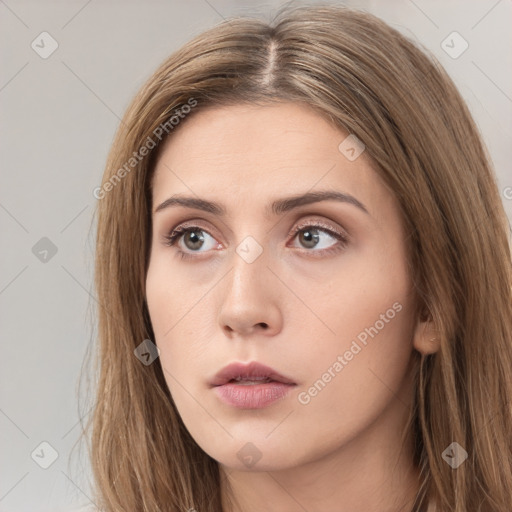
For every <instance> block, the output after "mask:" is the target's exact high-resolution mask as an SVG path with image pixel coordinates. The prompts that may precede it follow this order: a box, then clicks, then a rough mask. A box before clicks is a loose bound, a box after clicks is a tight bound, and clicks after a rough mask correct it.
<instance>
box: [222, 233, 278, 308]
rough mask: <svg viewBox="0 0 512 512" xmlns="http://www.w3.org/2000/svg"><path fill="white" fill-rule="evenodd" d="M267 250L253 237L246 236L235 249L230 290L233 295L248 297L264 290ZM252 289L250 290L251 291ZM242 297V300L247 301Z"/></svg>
mask: <svg viewBox="0 0 512 512" xmlns="http://www.w3.org/2000/svg"><path fill="white" fill-rule="evenodd" d="M268 254H269V250H268V248H267V249H265V248H264V247H263V245H262V244H260V243H259V242H258V241H257V240H256V239H255V238H254V237H253V236H251V235H248V236H246V237H245V238H244V239H243V240H242V241H241V242H240V243H239V244H238V245H237V247H236V248H235V254H234V255H233V271H232V275H231V280H230V281H231V282H230V288H231V291H232V292H234V294H235V295H237V294H239V293H242V294H244V295H245V294H247V293H249V296H250V295H252V294H253V293H259V291H258V290H260V289H262V288H264V286H263V285H264V281H265V280H266V279H265V274H266V272H268V269H267V268H266V267H267V265H268ZM251 289H252V290H251ZM248 299H249V297H248V296H244V300H248Z"/></svg>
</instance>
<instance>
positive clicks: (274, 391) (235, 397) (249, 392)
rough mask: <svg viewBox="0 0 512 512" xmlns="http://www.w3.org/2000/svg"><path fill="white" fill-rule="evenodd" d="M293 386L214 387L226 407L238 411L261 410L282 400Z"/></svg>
mask: <svg viewBox="0 0 512 512" xmlns="http://www.w3.org/2000/svg"><path fill="white" fill-rule="evenodd" d="M294 386H295V384H283V383H282V382H266V383H265V384H235V383H233V382H228V383H227V384H224V385H222V386H216V387H215V392H216V393H217V396H218V397H219V398H220V399H221V400H222V401H223V402H225V403H227V404H228V405H232V406H233V407H238V408H240V409H262V408H263V407H267V406H268V405H270V404H272V403H274V402H276V401H277V400H280V399H282V398H284V397H285V396H286V395H287V394H288V393H289V392H290V391H291V389H292V388H293V387H294Z"/></svg>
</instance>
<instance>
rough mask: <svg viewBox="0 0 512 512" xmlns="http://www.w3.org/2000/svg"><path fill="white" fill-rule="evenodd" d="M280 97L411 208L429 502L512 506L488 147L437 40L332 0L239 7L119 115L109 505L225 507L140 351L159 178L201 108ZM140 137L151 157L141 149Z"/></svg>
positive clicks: (112, 162)
mask: <svg viewBox="0 0 512 512" xmlns="http://www.w3.org/2000/svg"><path fill="white" fill-rule="evenodd" d="M282 100H285V101H294V102H301V103H303V104H306V105H308V106H309V107H311V108H313V109H315V110H316V111H317V112H318V113H319V114H320V115H322V116H324V117H325V118H326V119H328V120H330V121H331V122H332V123H334V124H335V125H336V126H338V127H340V128H341V129H343V130H344V131H347V132H349V133H351V134H354V135H356V136H357V137H358V138H359V139H360V140H361V141H362V142H363V143H364V144H365V146H366V151H367V153H368V154H369V155H370V156H371V158H372V159H373V161H374V162H375V165H376V168H377V169H378V172H379V174H380V175H381V176H382V178H383V179H384V180H385V182H386V183H387V184H388V185H389V186H390V188H391V190H393V191H394V193H395V195H396V197H397V199H398V201H399V204H400V208H401V213H402V215H403V221H404V224H405V226H406V228H407V231H408V237H407V244H408V254H409V259H408V262H409V265H410V270H411V275H412V276H413V279H414V287H415V291H416V294H417V298H418V304H419V307H418V311H417V315H418V318H419V317H420V316H422V317H425V316H426V315H428V316H429V317H430V318H431V319H432V321H433V323H434V325H435V326H436V331H437V333H438V336H439V338H440V342H441V345H440V349H439V351H438V352H437V353H435V354H433V355H429V356H419V354H418V358H417V371H416V376H417V377H416V382H415V385H416V392H415V404H414V408H413V409H412V411H411V423H410V425H411V428H412V432H413V436H414V440H415V461H416V463H417V465H418V467H419V468H420V469H421V481H422V485H421V488H420V492H419V493H418V499H417V504H416V505H417V507H418V510H420V508H421V507H424V505H425V503H426V502H427V501H428V500H433V501H435V502H436V504H437V510H438V511H439V512H448V511H449V512H467V511H468V510H475V511H476V510H482V511H495V512H510V504H511V503H512V437H511V436H512V341H511V335H512V311H511V309H512V290H511V286H512V272H511V253H510V242H509V239H508V221H507V218H506V215H505V212H504V209H503V205H502V203H501V199H500V195H499V193H498V189H497V185H496V181H495V176H494V174H493V170H492V167H491V163H490V157H489V155H488V153H487V150H486V148H485V146H484V144H483V142H482V140H481V136H480V134H479V132H478V129H477V127H476V126H475V123H474V121H473V119H472V117H471V115H470V112H469V111H468V108H467V106H466V104H465V103H464V100H463V99H462V97H461V96H460V94H459V92H458V91H457V89H456V87H455V86H454V84H453V82H452V80H451V79H450V78H449V76H448V75H447V73H446V72H445V71H444V70H443V69H442V67H441V66H440V65H439V63H438V62H437V61H436V59H435V58H434V57H433V56H432V55H429V53H428V52H427V50H425V49H420V48H419V47H418V46H417V45H416V44H415V43H413V42H412V41H410V40H409V39H407V38H406V37H405V36H403V35H401V34H400V33H399V32H398V31H396V30H394V29H392V28H391V27H389V26H388V25H387V24H386V23H384V22H383V21H381V20H380V19H378V18H376V17H374V16H372V15H370V14H368V13H365V12H360V11H357V10H353V9H350V8H347V7H341V6H334V5H328V4H327V5H321V6H319V5H316V6H300V7H296V8H293V9H291V8H286V9H284V10H283V11H282V12H280V13H279V15H278V16H277V18H276V19H275V20H274V22H273V23H271V24H268V23H266V22H263V21H260V20H258V19H251V18H232V19H228V20H226V21H225V22H223V23H221V24H219V25H218V26H216V27H214V28H212V29H210V30H208V31H207V32H205V33H203V34H201V35H199V36H197V37H195V38H194V39H193V40H192V41H190V42H189V43H188V44H186V45H185V46H183V47H182V48H181V49H179V50H178V51H176V52H175V53H174V54H172V55H171V56H170V57H169V58H168V59H167V60H166V61H165V62H164V63H163V64H162V65H161V66H160V67H159V68H158V69H157V71H156V72H155V73H154V74H153V76H151V78H150V79H149V80H148V81H147V83H146V84H145V85H144V86H143V87H142V89H141V90H140V92H139V93H138V94H137V95H136V97H135V99H134V100H133V102H132V103H131V105H130V107H129V108H128V110H127V112H126V114H125V116H124V118H123V120H122V123H121V125H120V127H119V130H118V132H117V134H116V137H115V140H114V143H113V146H112V149H111V152H110V155H109V158H108V162H107V165H106V169H105V173H104V177H103V183H102V187H101V190H99V191H98V197H100V199H98V205H97V215H98V229H97V248H96V262H95V264H96V275H95V279H96V281H95V284H96V290H97V297H98V303H99V308H98V321H99V323H98V336H99V350H98V351H97V371H98V382H97V395H96V406H95V409H94V412H93V414H92V416H91V420H90V422H89V427H90V430H91V461H92V467H93V472H94V478H95V482H96V500H97V503H98V504H99V505H100V506H101V507H102V508H103V509H104V510H106V511H119V510H124V511H130V512H132V511H151V512H158V511H164V510H165V511H178V510H180V511H184V510H185V511H186V510H188V509H192V508H193V509H195V510H197V511H199V512H220V511H221V510H222V507H221V497H220V476H219V469H218V464H217V462H216V461H215V460H213V459H212V458H211V457H209V456H208V455H207V454H205V453H204V452H203V451H202V450H201V449H200V448H199V447H198V445H197V444H196V443H195V441H194V440H193V439H192V437H191V436H190V434H189V433H188V431H187V429H186V428H185V426H184V424H183V423H182V421H181V418H180V416H179V414H178V412H177V410H176V407H175V405H174V403H173V400H172V397H171V396H170V393H169V390H168V388H167V385H166V382H165V379H164V375H163V370H162V367H161V365H160V362H159V359H156V360H155V362H154V363H153V364H150V365H145V364H142V363H141V361H140V360H139V359H138V358H137V357H136V356H135V355H134V349H136V348H137V347H138V346H139V345H140V344H141V343H142V342H143V340H146V339H149V340H153V341H154V338H153V332H152V328H151V323H150V320H149V315H148V311H147V306H146V302H145V276H146V271H147V267H148V259H149V258H148V257H149V248H150V244H151V177H152V172H153V169H154V166H155V159H156V157H157V155H158V148H159V147H161V146H162V144H161V143H160V140H165V138H167V137H172V135H173V132H174V131H175V130H177V129H180V128H181V126H182V125H186V123H187V121H188V119H189V118H190V117H192V116H193V115H194V113H195V112H197V111H199V110H200V109H202V108H205V107H207V106H215V105H227V104H236V103H242V102H246V103H266V102H271V101H282ZM193 102H196V103H194V106H193V108H192V107H191V108H188V109H185V107H184V106H186V105H191V104H193ZM180 109H181V110H180ZM189 111H190V113H188V112H189ZM176 112H178V113H181V115H179V121H178V122H175V121H173V122H170V121H169V119H170V118H172V116H173V115H174V116H176V115H178V114H177V113H176ZM185 113H188V114H187V115H185ZM177 123H179V124H177ZM176 124H177V126H176ZM162 127H166V128H164V131H162ZM157 134H158V135H157ZM145 145H146V146H147V147H148V148H149V151H148V154H147V155H146V156H144V157H141V158H140V159H139V158H136V161H131V160H130V158H132V157H133V155H134V153H135V154H137V155H140V153H141V148H142V147H143V146H145ZM127 163H128V165H127ZM121 169H124V172H123V171H121ZM454 441H455V442H457V443H458V444H459V445H461V446H462V447H463V448H464V449H465V450H466V451H467V452H468V458H467V460H466V461H465V462H464V463H463V464H461V465H460V466H459V467H458V468H457V469H452V467H451V466H450V465H448V464H447V463H446V462H445V460H443V456H442V454H443V452H444V451H445V449H446V448H447V447H448V446H449V445H450V444H451V443H452V442H454Z"/></svg>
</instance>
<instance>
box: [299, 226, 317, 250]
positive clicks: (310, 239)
mask: <svg viewBox="0 0 512 512" xmlns="http://www.w3.org/2000/svg"><path fill="white" fill-rule="evenodd" d="M313 231H317V230H316V229H307V230H305V231H303V232H302V233H303V238H304V239H306V244H307V247H314V246H315V245H316V244H317V243H318V239H319V237H318V235H317V234H314V233H313Z"/></svg>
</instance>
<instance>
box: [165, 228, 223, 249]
mask: <svg viewBox="0 0 512 512" xmlns="http://www.w3.org/2000/svg"><path fill="white" fill-rule="evenodd" d="M205 235H206V236H205ZM208 238H210V239H211V240H212V241H213V242H215V239H214V238H213V237H212V236H211V235H210V234H209V233H208V232H206V231H205V230H204V229H202V228H200V227H199V226H188V227H178V228H176V229H174V230H173V231H172V232H171V233H169V234H167V235H165V236H164V239H165V244H166V245H168V246H174V245H176V243H178V244H179V242H181V241H183V243H184V244H185V248H186V249H188V250H190V251H192V252H199V251H198V249H201V248H202V247H203V245H204V242H205V240H207V239H208ZM207 245H208V244H206V246H207ZM178 247H179V246H178ZM214 247H215V243H213V244H212V247H210V248H209V249H207V250H210V249H213V248H214ZM178 250H179V251H180V252H182V251H181V249H180V248H179V249H178ZM201 252H206V251H201Z"/></svg>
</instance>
